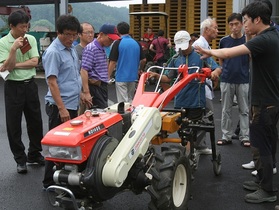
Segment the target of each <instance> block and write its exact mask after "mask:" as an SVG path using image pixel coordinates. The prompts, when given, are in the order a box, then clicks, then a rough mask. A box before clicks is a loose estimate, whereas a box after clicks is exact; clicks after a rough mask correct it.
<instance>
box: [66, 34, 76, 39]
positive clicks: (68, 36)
mask: <svg viewBox="0 0 279 210" xmlns="http://www.w3.org/2000/svg"><path fill="white" fill-rule="evenodd" d="M62 34H63V35H64V36H65V37H66V38H68V39H70V38H73V39H76V38H77V37H78V34H70V33H62Z"/></svg>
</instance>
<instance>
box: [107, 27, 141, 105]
mask: <svg viewBox="0 0 279 210" xmlns="http://www.w3.org/2000/svg"><path fill="white" fill-rule="evenodd" d="M129 29H130V26H129V24H128V23H126V22H121V23H119V24H118V25H117V30H118V33H119V34H120V35H121V40H118V41H115V42H114V43H113V45H112V49H111V52H110V56H109V76H110V75H111V74H112V72H113V70H114V69H115V67H116V75H115V88H116V96H117V101H118V102H123V101H124V102H131V101H132V100H133V97H134V92H135V84H136V82H135V81H136V80H138V76H139V70H143V67H144V65H145V62H146V59H145V55H144V53H143V51H142V48H141V45H140V44H139V43H138V42H137V41H135V40H134V39H133V38H132V37H131V36H130V35H129ZM116 63H117V66H116Z"/></svg>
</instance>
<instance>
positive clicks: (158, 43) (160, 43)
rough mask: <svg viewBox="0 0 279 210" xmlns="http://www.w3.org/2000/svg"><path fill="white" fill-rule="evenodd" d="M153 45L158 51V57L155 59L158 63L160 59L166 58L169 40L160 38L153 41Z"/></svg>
mask: <svg viewBox="0 0 279 210" xmlns="http://www.w3.org/2000/svg"><path fill="white" fill-rule="evenodd" d="M151 44H153V45H154V47H155V49H156V55H155V57H154V61H157V60H158V59H159V58H161V57H163V56H164V52H165V49H166V48H167V45H168V44H169V40H168V39H166V38H165V37H158V38H157V39H153V41H152V42H151Z"/></svg>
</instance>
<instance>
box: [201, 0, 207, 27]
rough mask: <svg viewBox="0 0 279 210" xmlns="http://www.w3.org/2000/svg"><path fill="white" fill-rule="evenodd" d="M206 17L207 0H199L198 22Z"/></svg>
mask: <svg viewBox="0 0 279 210" xmlns="http://www.w3.org/2000/svg"><path fill="white" fill-rule="evenodd" d="M207 17H208V0H201V17H200V23H201V22H202V21H204V20H205V19H206V18H207Z"/></svg>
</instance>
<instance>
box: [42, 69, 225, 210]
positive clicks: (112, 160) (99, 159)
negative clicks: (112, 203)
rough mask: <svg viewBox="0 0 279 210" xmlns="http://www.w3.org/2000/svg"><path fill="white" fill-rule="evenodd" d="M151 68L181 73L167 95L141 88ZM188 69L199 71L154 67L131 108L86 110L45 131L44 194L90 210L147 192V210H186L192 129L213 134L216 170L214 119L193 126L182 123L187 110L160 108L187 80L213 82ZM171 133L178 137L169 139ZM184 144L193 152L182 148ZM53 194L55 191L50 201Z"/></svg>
mask: <svg viewBox="0 0 279 210" xmlns="http://www.w3.org/2000/svg"><path fill="white" fill-rule="evenodd" d="M152 68H157V69H158V68H161V69H162V71H161V72H162V73H163V71H164V70H166V69H168V70H174V71H178V72H179V77H178V79H177V80H176V81H175V82H174V84H173V85H172V86H171V88H169V89H168V90H167V91H165V92H163V93H161V92H160V90H159V88H158V87H159V86H158V85H157V86H156V91H152V92H149V91H146V86H145V84H146V81H147V80H148V77H149V75H150V70H152ZM190 68H191V69H192V68H196V69H197V71H196V73H193V74H188V67H187V66H185V65H184V66H180V67H179V68H168V67H159V66H153V67H151V68H150V69H148V71H147V72H145V73H143V74H142V75H141V77H140V80H139V84H138V87H137V91H136V94H135V98H134V100H133V102H132V103H131V104H128V103H118V104H115V105H112V106H110V107H108V108H106V109H102V110H100V109H94V110H87V111H85V113H84V114H83V115H81V116H78V117H77V118H75V119H72V120H70V121H68V122H65V123H63V124H61V125H59V126H57V127H56V128H54V129H52V130H50V131H49V132H48V133H47V134H46V135H45V137H44V138H43V140H42V145H43V152H44V155H45V158H46V159H47V160H49V161H53V162H55V165H56V166H55V168H54V169H53V170H54V175H53V180H54V181H55V183H56V185H52V186H50V187H48V189H47V192H48V197H49V200H50V203H51V204H52V205H53V206H58V207H62V208H64V209H75V210H85V209H86V210H89V209H94V208H95V207H97V206H99V205H100V204H101V203H102V201H105V200H108V199H110V198H112V197H113V196H115V195H116V194H117V193H118V192H120V191H123V190H126V189H129V190H131V191H132V192H134V193H135V194H139V193H142V192H143V191H146V190H147V192H148V193H149V194H150V195H151V200H150V203H149V204H148V208H149V209H152V210H155V209H159V210H170V209H174V210H185V209H187V205H188V200H189V197H190V187H191V176H192V174H191V173H192V169H193V168H195V165H196V156H195V151H194V148H193V146H192V144H193V141H194V139H195V138H194V136H193V134H195V132H196V131H197V130H200V129H204V130H206V131H209V132H210V134H211V143H212V144H211V146H212V151H213V154H212V157H213V166H214V167H213V168H214V172H215V174H216V175H218V174H219V173H220V168H221V156H220V155H219V154H217V153H216V149H215V143H214V123H213V119H208V118H207V119H206V120H205V119H201V120H199V121H197V122H192V121H191V120H189V119H187V118H185V117H184V116H185V115H184V112H185V111H184V110H174V109H173V110H164V108H165V106H166V105H167V104H168V103H169V102H170V101H171V100H172V99H173V98H174V96H175V95H176V94H177V93H178V92H179V91H180V90H181V89H182V88H183V87H184V86H185V85H187V84H188V83H189V82H190V81H191V80H193V79H197V80H199V81H200V82H204V81H205V79H206V78H207V77H210V74H211V70H210V69H208V68H203V69H199V68H198V67H190ZM190 68H189V69H190ZM158 82H160V81H158ZM189 129H190V131H191V132H190V135H189ZM175 132H177V133H178V136H179V137H178V138H169V135H170V134H172V133H175ZM188 142H190V150H187V149H186V145H187V143H188ZM191 166H192V167H191ZM53 190H55V191H56V193H57V192H58V191H59V193H57V194H55V195H53V193H52V192H51V191H53ZM53 196H54V197H53Z"/></svg>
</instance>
